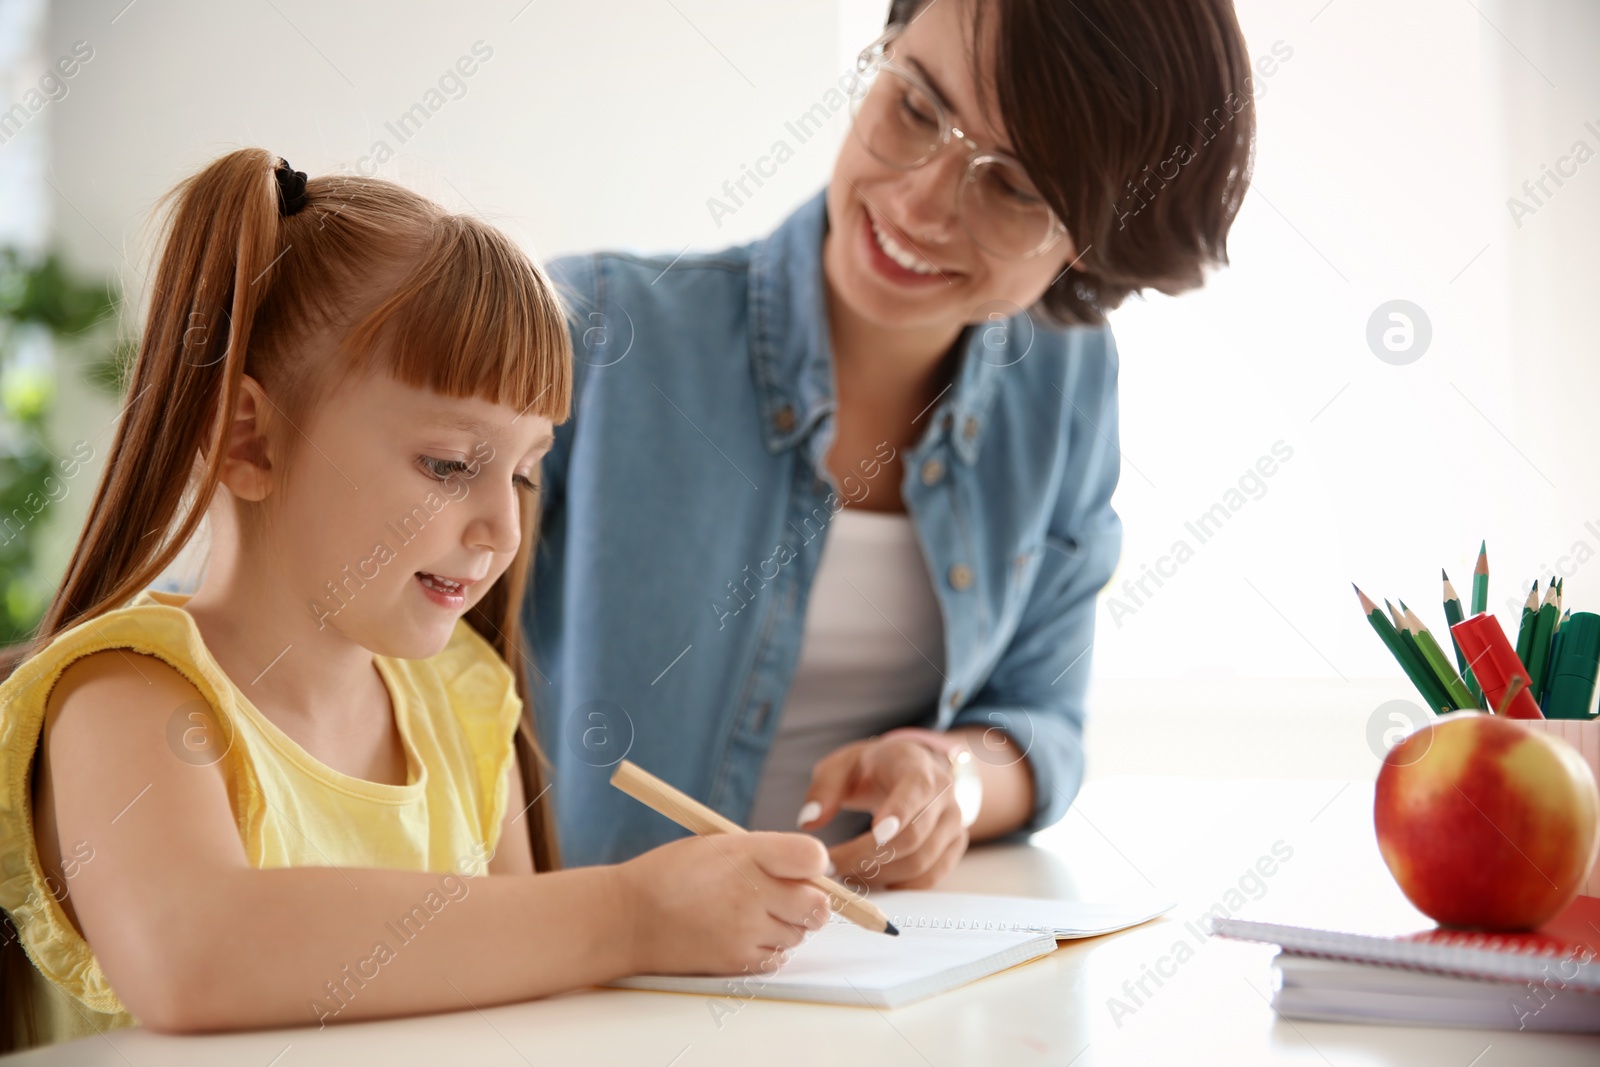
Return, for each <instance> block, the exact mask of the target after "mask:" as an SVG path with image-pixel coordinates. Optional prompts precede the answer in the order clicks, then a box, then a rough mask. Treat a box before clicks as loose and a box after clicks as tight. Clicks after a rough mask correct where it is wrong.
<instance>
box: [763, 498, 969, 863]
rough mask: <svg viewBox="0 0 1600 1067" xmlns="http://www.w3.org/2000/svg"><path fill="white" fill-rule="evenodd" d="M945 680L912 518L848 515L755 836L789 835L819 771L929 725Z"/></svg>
mask: <svg viewBox="0 0 1600 1067" xmlns="http://www.w3.org/2000/svg"><path fill="white" fill-rule="evenodd" d="M943 670H944V628H943V624H942V622H941V620H940V617H939V602H938V600H937V599H935V596H934V591H933V584H932V582H931V580H930V578H929V576H928V567H927V564H926V563H925V562H924V561H923V558H922V549H921V547H920V546H919V545H918V544H917V535H916V530H915V528H914V527H913V526H912V524H911V519H910V518H909V517H907V516H905V515H897V514H891V513H886V512H873V511H858V510H856V509H855V508H844V509H843V510H841V511H840V512H839V513H838V514H837V515H835V516H834V517H833V520H832V521H831V522H830V523H829V527H828V533H827V539H826V540H825V541H824V542H823V546H822V560H821V562H820V563H819V564H818V566H817V575H816V578H815V579H814V581H813V583H812V587H811V595H810V599H809V601H808V603H807V606H806V621H805V632H804V635H803V637H802V639H801V643H800V658H799V662H798V663H797V664H796V666H795V672H794V680H793V682H792V683H791V685H790V689H789V697H788V700H787V701H786V702H785V704H784V707H783V710H782V712H781V714H780V718H779V720H778V727H777V734H776V736H775V737H774V738H773V742H772V749H771V751H770V752H769V753H768V756H767V762H766V765H765V767H764V769H763V771H762V775H761V783H760V785H759V786H758V787H757V789H756V797H755V803H754V805H753V806H752V808H751V812H750V822H749V826H750V829H752V830H793V829H794V828H795V818H796V816H798V814H799V812H800V805H801V804H802V803H804V802H805V794H806V790H807V789H808V788H809V787H810V785H811V770H812V767H814V766H815V765H816V763H817V761H818V760H820V759H821V758H822V757H823V756H826V755H827V754H828V753H830V752H832V751H833V750H834V749H836V748H839V747H841V746H843V745H846V744H849V743H850V742H851V741H859V740H861V739H863V738H867V737H871V736H873V735H874V734H879V733H882V732H884V731H885V730H890V729H893V728H894V727H896V726H909V725H912V724H914V723H916V722H918V721H920V720H922V719H924V718H925V717H926V716H927V714H928V713H929V712H930V711H932V710H933V708H934V707H935V706H936V705H937V703H938V700H939V688H940V684H941V683H942V681H943V674H942V672H943ZM869 818H870V817H869V816H867V815H865V814H861V815H856V814H854V813H850V812H846V813H844V814H842V815H841V816H840V817H839V818H838V819H837V820H835V821H834V822H833V823H831V824H829V826H828V827H825V828H823V829H822V830H821V831H818V836H819V837H821V838H823V840H825V841H827V842H828V843H830V844H834V843H837V842H839V841H843V840H846V839H848V838H850V837H852V836H854V835H855V834H857V833H860V832H862V830H864V829H865V828H866V825H867V823H868V821H869Z"/></svg>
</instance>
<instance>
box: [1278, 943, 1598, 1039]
mask: <svg viewBox="0 0 1600 1067" xmlns="http://www.w3.org/2000/svg"><path fill="white" fill-rule="evenodd" d="M1273 972H1274V979H1275V981H1274V984H1275V986H1276V987H1277V988H1276V991H1275V992H1274V994H1273V997H1272V1006H1273V1007H1274V1008H1275V1009H1277V1011H1278V1013H1279V1014H1280V1015H1285V1016H1288V1017H1290V1018H1294V1019H1315V1020H1318V1021H1321V1022H1363V1023H1373V1022H1376V1023H1403V1024H1409V1025H1412V1026H1418V1025H1421V1026H1463V1027H1470V1028H1472V1029H1479V1030H1481V1029H1492V1030H1546V1031H1554V1032H1564V1033H1585V1034H1593V1033H1600V993H1587V992H1584V991H1582V990H1578V989H1565V988H1562V987H1560V986H1558V985H1556V984H1555V982H1554V981H1551V982H1548V983H1547V982H1545V981H1543V980H1540V981H1532V982H1528V981H1524V982H1498V981H1490V980H1487V979H1483V978H1458V977H1454V976H1452V975H1446V974H1430V973H1428V972H1426V971H1413V970H1407V969H1404V968H1401V967H1386V966H1383V965H1381V964H1373V963H1350V962H1347V961H1345V960H1330V959H1322V958H1320V957H1317V956H1302V955H1300V954H1298V953H1293V952H1279V953H1278V956H1277V958H1276V959H1275V960H1274V961H1273Z"/></svg>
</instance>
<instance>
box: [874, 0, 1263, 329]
mask: <svg viewBox="0 0 1600 1067" xmlns="http://www.w3.org/2000/svg"><path fill="white" fill-rule="evenodd" d="M930 2H932V0H894V2H893V4H892V5H891V7H890V9H889V25H891V26H892V25H895V24H906V23H909V22H910V21H911V20H912V19H913V18H915V17H916V15H917V13H918V12H919V11H920V10H921V9H922V8H924V7H926V6H927V5H928V4H929V3H930ZM944 2H950V0H944ZM966 4H967V7H968V8H969V9H971V10H972V11H973V18H974V21H973V26H972V28H973V33H972V41H973V53H972V69H973V71H974V72H985V71H992V72H993V74H992V78H993V86H994V91H995V98H994V100H993V102H994V103H996V104H998V107H999V114H1000V115H1001V116H1002V118H1003V120H1004V123H1005V129H1006V133H1007V135H1008V136H1009V137H1010V140H1011V147H1012V150H1013V152H1014V154H1015V155H1016V157H1017V158H1018V159H1019V160H1021V161H1022V164H1023V166H1024V168H1025V169H1026V170H1027V172H1028V174H1029V176H1030V177H1031V178H1032V179H1033V181H1034V183H1035V184H1036V185H1037V186H1038V187H1039V190H1040V192H1042V193H1043V194H1044V196H1045V199H1046V200H1047V201H1048V202H1049V203H1050V206H1051V207H1052V208H1054V209H1055V212H1056V214H1057V215H1058V216H1060V218H1061V221H1062V222H1063V223H1064V224H1065V225H1066V227H1067V230H1068V231H1069V232H1070V233H1071V234H1072V239H1073V242H1074V244H1075V245H1076V246H1077V248H1078V249H1079V250H1080V251H1082V250H1084V249H1087V250H1088V251H1087V252H1086V253H1085V254H1084V255H1083V258H1082V259H1081V260H1080V261H1079V262H1078V266H1077V269H1074V270H1071V271H1068V272H1066V273H1065V274H1063V275H1062V277H1060V278H1059V279H1057V280H1056V281H1055V282H1054V284H1052V285H1051V287H1050V289H1049V290H1048V291H1046V293H1045V295H1044V297H1043V298H1042V299H1041V300H1040V305H1041V307H1042V309H1043V310H1044V312H1045V313H1046V314H1047V315H1049V316H1050V317H1051V318H1052V319H1053V320H1055V321H1056V322H1057V323H1060V324H1062V325H1070V324H1086V325H1097V324H1099V323H1102V322H1104V321H1105V314H1106V312H1108V311H1111V310H1113V309H1114V308H1116V307H1118V306H1120V305H1121V303H1122V301H1123V300H1124V299H1126V298H1127V296H1128V294H1129V293H1134V292H1138V291H1139V290H1141V289H1145V288H1151V289H1157V290H1159V291H1161V292H1163V293H1168V294H1176V293H1181V292H1184V291H1185V290H1188V289H1194V288H1197V287H1198V286H1200V285H1201V284H1202V283H1203V282H1204V273H1203V272H1204V269H1205V268H1206V267H1207V266H1211V265H1216V266H1225V265H1226V264H1227V262H1228V248H1227V239H1228V230H1229V228H1230V227H1231V226H1232V225H1233V219H1234V216H1235V215H1237V214H1238V212H1239V204H1240V202H1241V201H1242V200H1243V199H1244V193H1245V189H1246V188H1248V187H1249V184H1250V170H1251V165H1252V162H1253V152H1254V146H1255V104H1254V97H1253V88H1252V85H1253V83H1252V80H1251V75H1250V57H1249V54H1248V53H1247V52H1246V50H1245V42H1244V36H1243V34H1241V33H1240V31H1239V23H1238V19H1237V18H1236V17H1235V15H1234V11H1233V4H1232V3H1231V0H1070V2H1068V0H966ZM991 20H992V23H991ZM991 40H992V41H993V54H992V55H991V54H988V52H987V42H989V41H991ZM976 80H977V84H978V93H979V106H980V107H988V106H990V99H991V98H990V97H989V93H988V84H987V82H986V79H985V77H983V76H982V74H981V73H979V76H978V77H977V79H976Z"/></svg>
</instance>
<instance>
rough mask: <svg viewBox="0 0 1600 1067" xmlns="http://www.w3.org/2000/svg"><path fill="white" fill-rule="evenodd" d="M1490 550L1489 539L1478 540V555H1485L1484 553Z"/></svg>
mask: <svg viewBox="0 0 1600 1067" xmlns="http://www.w3.org/2000/svg"><path fill="white" fill-rule="evenodd" d="M1488 551H1489V542H1488V541H1479V542H1478V555H1480V556H1481V555H1483V554H1484V553H1486V552H1488Z"/></svg>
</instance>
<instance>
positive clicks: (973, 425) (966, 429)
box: [961, 415, 978, 441]
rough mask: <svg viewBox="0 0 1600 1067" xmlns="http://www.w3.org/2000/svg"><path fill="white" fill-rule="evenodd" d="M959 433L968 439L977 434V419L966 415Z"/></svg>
mask: <svg viewBox="0 0 1600 1067" xmlns="http://www.w3.org/2000/svg"><path fill="white" fill-rule="evenodd" d="M961 435H962V436H963V437H965V438H966V439H967V440H969V441H970V440H972V439H973V438H974V437H976V436H978V420H977V419H975V418H973V417H971V416H970V415H969V416H967V421H966V422H965V423H964V424H963V425H962V427H961Z"/></svg>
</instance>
